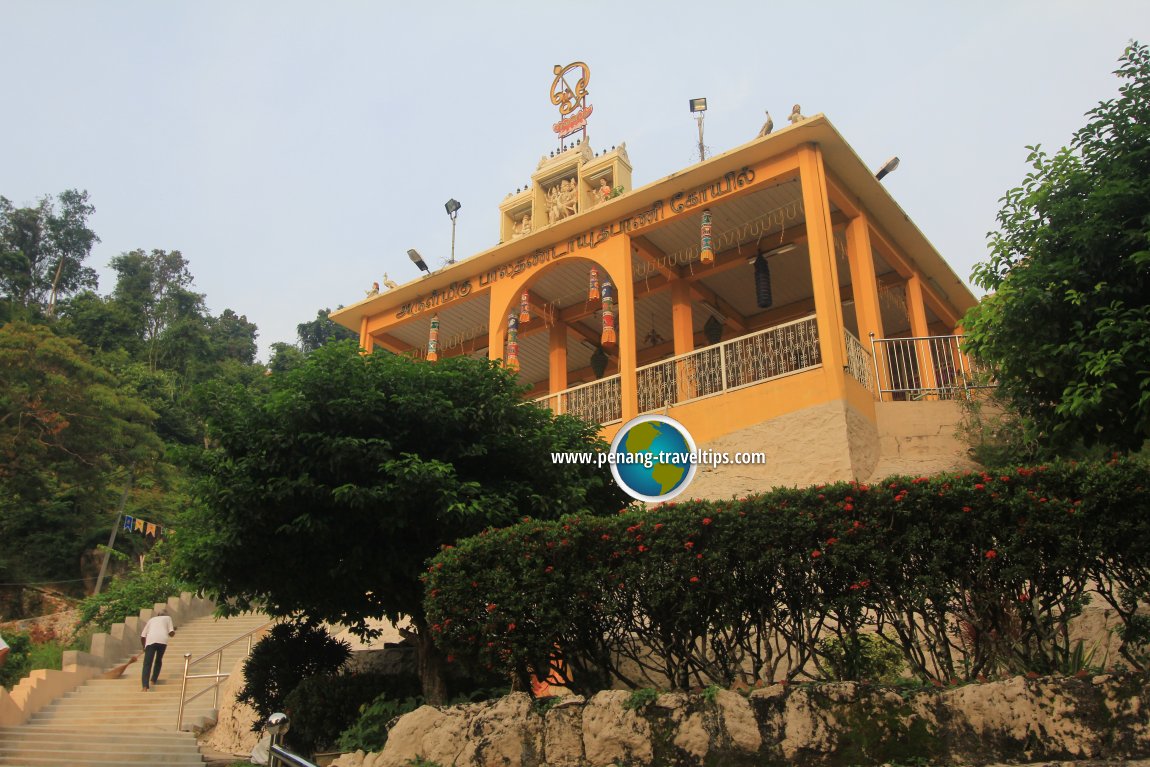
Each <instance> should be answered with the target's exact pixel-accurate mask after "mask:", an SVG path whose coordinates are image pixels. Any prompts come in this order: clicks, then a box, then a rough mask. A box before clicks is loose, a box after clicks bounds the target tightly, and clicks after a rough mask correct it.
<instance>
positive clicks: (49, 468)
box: [0, 322, 161, 577]
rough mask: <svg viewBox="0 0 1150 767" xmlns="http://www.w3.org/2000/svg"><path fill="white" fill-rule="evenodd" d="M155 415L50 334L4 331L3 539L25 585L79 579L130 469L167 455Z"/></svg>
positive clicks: (0, 379)
mask: <svg viewBox="0 0 1150 767" xmlns="http://www.w3.org/2000/svg"><path fill="white" fill-rule="evenodd" d="M155 417H156V414H155V413H154V412H153V411H152V410H151V409H150V408H148V407H147V406H146V405H145V404H144V403H143V402H142V401H140V400H139V399H138V398H137V397H135V396H134V395H133V394H132V393H131V392H130V391H128V390H126V389H125V388H124V387H123V386H122V385H121V384H120V383H119V381H117V380H116V379H115V378H114V377H113V376H112V375H111V374H109V373H108V372H107V371H105V370H104V369H102V368H101V367H99V366H98V365H96V364H94V363H93V362H92V360H91V359H90V358H89V356H88V354H87V352H86V351H85V349H84V348H83V346H82V345H81V344H80V343H79V342H78V341H76V340H75V339H70V338H62V337H60V336H57V335H55V334H54V333H53V332H52V331H51V330H50V329H49V328H48V327H46V326H44V325H29V324H26V323H19V322H17V323H9V324H7V325H3V326H0V540H3V541H19V542H20V547H19V549H18V550H13V551H10V552H9V557H8V563H9V567H11V568H12V570H13V571H14V574H18V575H21V576H24V575H28V576H49V577H60V576H63V575H70V574H72V572H74V570H73V568H75V566H76V563H77V562H78V560H79V554H80V551H81V549H82V547H83V545H84V544H85V542H86V541H85V540H84V535H85V532H86V531H87V530H89V529H91V527H92V526H93V525H94V526H96V527H97V528H98V529H106V528H105V522H104V521H103V520H104V517H102V516H101V514H104V515H105V516H106V512H107V510H108V509H110V508H113V507H114V503H113V502H112V497H113V496H114V494H115V491H116V490H118V489H120V487H122V485H123V483H124V481H125V475H126V471H124V469H126V468H127V467H131V466H134V465H144V464H147V463H148V462H150V461H152V460H153V459H154V458H155V457H156V456H157V454H158V453H159V451H160V448H161V443H160V440H159V439H158V438H157V437H156V435H155V433H154V432H153V431H152V428H151V423H152V421H153V420H154V419H155Z"/></svg>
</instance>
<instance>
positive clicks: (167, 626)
mask: <svg viewBox="0 0 1150 767" xmlns="http://www.w3.org/2000/svg"><path fill="white" fill-rule="evenodd" d="M175 630H176V627H175V626H173V625H172V619H171V618H170V617H169V616H167V615H157V616H156V617H154V618H151V619H150V620H149V621H148V622H147V623H145V624H144V630H143V631H141V632H140V637H141V638H143V640H144V646H145V647H147V646H148V645H150V644H167V643H168V634H170V633H171V632H173V631H175Z"/></svg>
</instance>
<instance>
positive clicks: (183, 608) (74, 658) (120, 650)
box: [0, 592, 215, 726]
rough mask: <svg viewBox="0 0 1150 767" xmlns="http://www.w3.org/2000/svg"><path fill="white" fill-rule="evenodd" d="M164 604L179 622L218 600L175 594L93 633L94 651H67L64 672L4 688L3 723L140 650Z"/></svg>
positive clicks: (19, 719) (0, 695) (21, 718)
mask: <svg viewBox="0 0 1150 767" xmlns="http://www.w3.org/2000/svg"><path fill="white" fill-rule="evenodd" d="M161 607H167V609H168V614H169V615H170V616H172V620H173V621H175V622H176V624H177V625H179V624H181V623H183V622H185V621H189V620H191V619H192V618H199V617H200V616H203V615H208V614H210V613H211V612H212V611H213V610H214V609H215V603H214V602H212V601H211V600H208V599H202V598H200V597H194V596H192V595H191V594H188V593H186V592H185V593H184V594H181V595H180V596H178V597H172V598H171V599H169V600H168V601H167V603H166V604H165V603H162V602H159V603H156V604H155V605H154V606H153V607H152V608H151V609H145V610H141V611H140V614H139V615H138V616H135V617H132V618H129V619H127V620H126V621H124V622H123V623H117V624H114V625H113V626H112V628H111V629H110V630H109V631H108V633H101V634H96V635H95V636H93V637H92V644H91V648H90V652H81V651H79V650H68V651H67V652H65V653H64V659H63V664H62V665H63V670H62V671H55V670H48V669H39V670H37V671H33V672H32V673H31V674H29V675H28V676H27V677H25V678H24V679H22V680H20V683H19V684H17V685H16V686H15V687H13V688H12V690H11V692H9V691H8V690H5V689H4V688H2V687H0V725H3V726H10V725H16V724H23V723H24V722H26V721H28V719H29V717H31V716H32V714H34V713H36V712H37V711H39V710H40V709H42V708H44V707H45V706H47V705H49V704H50V703H52V701H54V700H56V699H57V698H59V697H61V696H63V695H64V694H65V693H69V692H71V691H72V690H74V689H76V688H77V687H79V686H80V685H82V684H83V683H84V682H86V681H88V680H89V679H91V678H93V677H95V676H99V675H101V674H103V673H104V672H105V671H107V670H108V669H110V668H112V667H113V666H115V665H117V664H119V663H123V662H124V661H126V660H127V659H128V658H130V657H131V656H132V655H135V654H136V653H139V652H140V631H141V629H142V628H143V626H144V624H145V623H147V622H148V619H149V618H151V617H152V616H153V615H155V613H156V610H159V609H160V608H161Z"/></svg>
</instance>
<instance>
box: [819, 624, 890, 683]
mask: <svg viewBox="0 0 1150 767" xmlns="http://www.w3.org/2000/svg"><path fill="white" fill-rule="evenodd" d="M853 639H854V640H855V641H851V640H850V639H847V640H843V639H839V638H838V637H830V638H828V639H824V640H822V641H821V642H819V652H818V655H819V657H820V659H821V660H823V661H825V662H826V663H827V664H828V665H829V666H830V669H831V674H830V675H831V676H834V677H835V678H836V679H840V680H852V681H867V682H882V683H884V684H893V683H894V682H897V681H898V679H899V675H900V674H901V672H902V669H903V667H904V666H905V665H906V664H905V663H904V662H903V659H902V652H901V651H900V650H899V648H898V647H897V646H895V645H894V644H891V643H890V642H889V641H888V640H886V639H883V638H882V637H880V636H878V635H876V634H859V635H857V636H856V637H854V638H853Z"/></svg>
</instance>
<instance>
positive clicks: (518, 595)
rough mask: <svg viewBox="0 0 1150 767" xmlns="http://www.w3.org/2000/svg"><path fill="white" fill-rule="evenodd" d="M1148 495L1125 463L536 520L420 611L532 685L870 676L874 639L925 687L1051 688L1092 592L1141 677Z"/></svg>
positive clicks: (462, 554) (454, 566)
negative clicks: (1116, 623)
mask: <svg viewBox="0 0 1150 767" xmlns="http://www.w3.org/2000/svg"><path fill="white" fill-rule="evenodd" d="M1147 487H1150V469H1148V467H1147V465H1146V464H1145V463H1142V462H1139V461H1134V460H1114V461H1111V462H1109V463H1107V464H1080V465H1078V464H1057V465H1051V466H1049V467H1046V466H1043V467H1037V468H1029V467H1026V468H1019V469H1015V470H1013V471H1012V472H1010V473H996V474H989V473H981V474H979V473H965V474H958V475H941V476H937V477H932V478H927V477H892V478H889V479H887V480H884V481H883V482H881V483H878V484H875V485H872V486H867V485H862V484H859V483H855V482H841V483H837V484H833V485H825V486H818V487H811V488H806V489H778V490H774V491H772V492H770V493H766V494H763V495H758V496H753V497H750V498H744V499H741V500H729V501H716V502H711V501H689V502H686V503H680V504H664V505H662V506H660V507H657V508H654V509H652V510H648V511H635V510H630V511H625V512H623V513H620V514H619V515H618V516H615V517H609V518H591V517H578V516H570V517H564V518H563V519H560V520H558V521H551V522H538V521H534V520H530V519H525V520H523V521H522V522H521V523H519V524H517V525H514V526H512V527H509V528H505V529H501V530H489V531H487V532H485V533H483V534H481V535H479V536H476V537H473V538H469V539H465V540H463V541H461V542H459V543H458V545H456V546H455V547H448V548H445V549H444V550H443V551H442V552H441V553H440V554H439V555H438V556H437V557H435V558H434V559H433V560H432V561H431V563H430V568H429V570H428V572H427V574H426V576H425V585H426V590H425V606H426V609H427V614H428V616H429V621H430V623H431V624H432V631H433V632H434V634H435V637H436V641H437V643H438V644H439V645H440V647H441V648H442V649H443V650H444V652H445V653H447V654H448V655H449V656H450V658H451V659H452V661H453V662H457V663H462V664H466V665H470V666H477V667H479V668H487V669H492V670H496V671H499V672H501V673H509V674H512V675H513V676H514V677H516V678H518V679H519V681H520V683H521V685H522V686H523V688H524V689H526V685H527V683H528V682H529V681H530V676H531V675H532V674H534V675H536V676H537V677H545V676H547V675H548V673H552V674H558V675H560V676H561V677H563V678H562V679H561V680H557V681H563V682H565V683H567V684H568V685H570V686H572V687H574V688H575V689H579V690H582V691H592V690H596V689H601V688H603V687H606V686H609V685H611V684H614V683H616V682H621V683H623V684H626V685H628V686H631V687H643V686H645V685H647V684H650V683H652V682H654V683H657V684H663V685H666V684H667V683H668V682H669V683H670V685H671V686H672V687H674V688H677V689H687V688H691V687H701V686H704V685H705V684H707V683H709V682H719V683H723V684H725V685H731V684H737V683H746V684H753V683H754V682H755V681H756V680H767V681H769V680H778V679H783V678H785V679H798V678H804V677H808V678H845V679H860V678H865V677H866V675H867V674H868V673H869V672H868V669H869V665H871V664H869V662H868V661H867V657H868V656H867V653H866V651H865V649H866V646H867V642H869V641H870V640H868V639H861V638H860V637H863V636H866V635H867V634H870V633H874V632H875V631H876V630H877V631H879V632H881V634H882V635H883V637H885V640H884V641H889V643H890V644H891V645H892V646H894V647H897V648H898V649H899V651H900V652H901V654H902V658H903V660H904V661H905V663H906V665H907V667H908V668H909V669H910V670H911V672H912V673H913V674H915V675H916V676H918V677H920V678H922V679H924V680H928V681H949V680H951V679H954V678H962V679H974V678H976V677H978V676H980V675H984V674H989V673H995V672H1011V673H1016V672H1020V671H1034V672H1039V673H1052V672H1056V671H1058V670H1059V669H1062V668H1064V667H1066V666H1067V665H1068V664H1069V662H1070V659H1071V658H1072V656H1073V652H1074V647H1073V645H1072V643H1071V641H1070V638H1069V629H1068V623H1069V621H1070V620H1071V619H1072V618H1073V617H1074V616H1076V615H1078V614H1079V613H1080V612H1081V609H1082V605H1083V602H1084V601H1085V599H1086V598H1087V596H1088V592H1089V591H1090V590H1094V591H1096V592H1097V593H1098V594H1099V595H1100V596H1101V597H1102V598H1103V599H1105V600H1106V601H1107V602H1109V603H1110V604H1111V605H1112V606H1114V607H1115V609H1116V610H1118V613H1119V615H1120V616H1121V617H1122V619H1123V621H1124V626H1125V634H1124V639H1125V644H1124V647H1123V655H1124V656H1125V657H1126V658H1127V660H1128V661H1129V662H1131V663H1132V664H1133V665H1136V666H1142V665H1144V664H1145V662H1146V658H1145V657H1144V656H1143V655H1141V654H1140V653H1141V652H1142V651H1143V649H1144V648H1145V646H1146V645H1147V640H1148V638H1150V628H1148V627H1146V626H1144V625H1143V623H1142V621H1141V620H1140V618H1141V616H1139V615H1137V614H1136V610H1137V609H1138V607H1139V605H1142V606H1145V605H1146V604H1147V600H1148V596H1150V514H1148V513H1147V512H1150V508H1148V506H1150V503H1148V496H1147V493H1146V488H1147Z"/></svg>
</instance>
